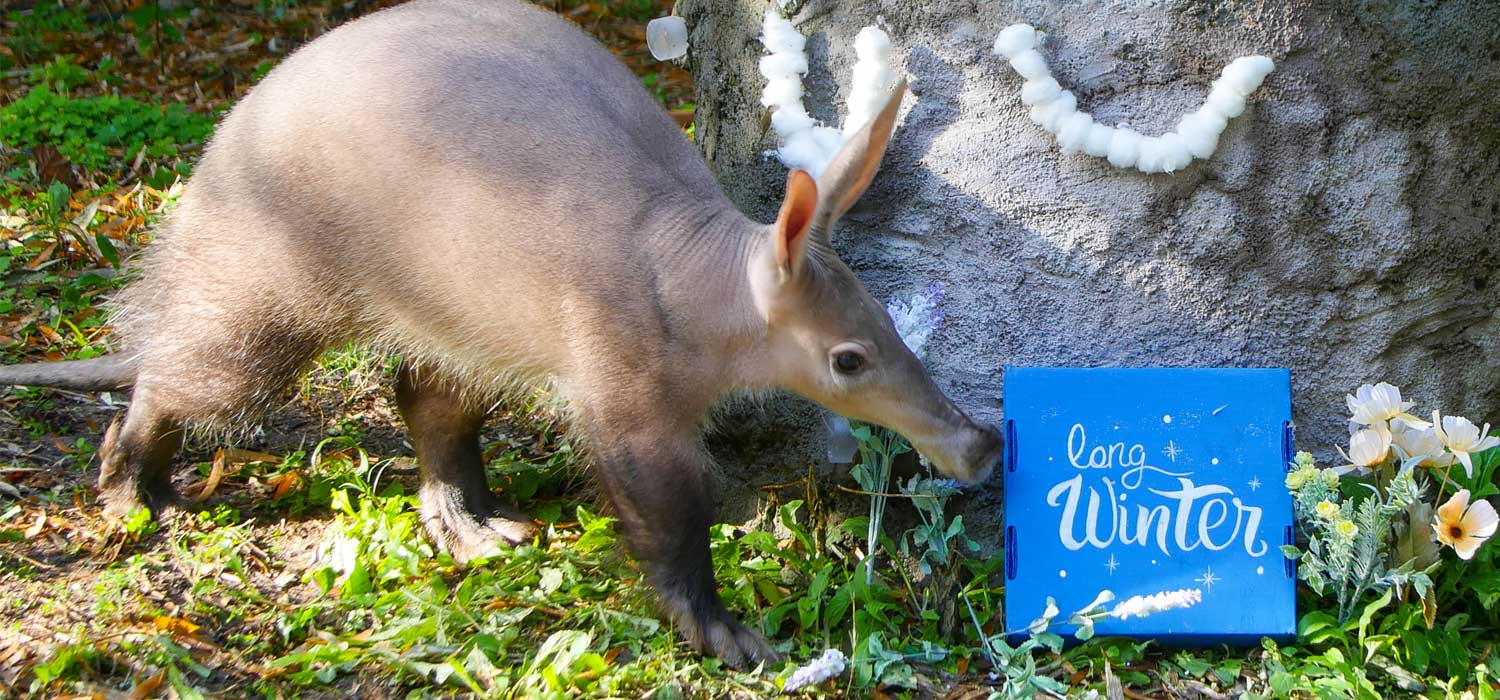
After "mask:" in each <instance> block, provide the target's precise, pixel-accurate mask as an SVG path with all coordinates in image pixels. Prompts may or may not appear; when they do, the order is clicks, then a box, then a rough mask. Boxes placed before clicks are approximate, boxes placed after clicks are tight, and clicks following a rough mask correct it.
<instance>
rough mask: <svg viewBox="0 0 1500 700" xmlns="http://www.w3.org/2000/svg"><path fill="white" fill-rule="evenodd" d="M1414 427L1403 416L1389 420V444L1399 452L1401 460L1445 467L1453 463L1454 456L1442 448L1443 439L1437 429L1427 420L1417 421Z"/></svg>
mask: <svg viewBox="0 0 1500 700" xmlns="http://www.w3.org/2000/svg"><path fill="white" fill-rule="evenodd" d="M1417 423H1419V424H1420V425H1421V426H1425V427H1416V426H1414V425H1412V423H1411V422H1410V421H1407V420H1406V419H1404V418H1394V419H1392V420H1391V444H1392V445H1393V446H1394V447H1395V448H1396V451H1397V452H1399V453H1400V454H1401V459H1402V460H1403V461H1409V460H1414V459H1415V460H1420V461H1418V462H1417V466H1419V467H1446V466H1448V465H1450V464H1453V461H1454V457H1453V455H1451V454H1448V452H1447V451H1446V450H1444V449H1443V441H1442V439H1441V438H1439V437H1438V434H1437V430H1436V429H1435V428H1434V427H1433V426H1432V424H1431V423H1428V422H1427V421H1417Z"/></svg>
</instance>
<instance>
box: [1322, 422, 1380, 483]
mask: <svg viewBox="0 0 1500 700" xmlns="http://www.w3.org/2000/svg"><path fill="white" fill-rule="evenodd" d="M1337 449H1338V451H1339V453H1340V454H1342V455H1344V459H1347V460H1349V464H1346V465H1344V466H1342V467H1334V470H1335V471H1336V472H1338V473H1340V474H1347V473H1349V472H1362V471H1365V470H1368V469H1370V468H1371V467H1374V466H1378V465H1379V464H1380V463H1381V462H1384V461H1385V457H1386V455H1387V454H1389V453H1390V451H1391V431H1390V430H1388V429H1386V427H1385V426H1384V425H1383V424H1378V423H1377V424H1376V426H1375V427H1372V428H1365V429H1364V430H1359V431H1356V432H1355V433H1354V434H1353V435H1350V436H1349V451H1348V452H1344V449H1343V448H1342V447H1337Z"/></svg>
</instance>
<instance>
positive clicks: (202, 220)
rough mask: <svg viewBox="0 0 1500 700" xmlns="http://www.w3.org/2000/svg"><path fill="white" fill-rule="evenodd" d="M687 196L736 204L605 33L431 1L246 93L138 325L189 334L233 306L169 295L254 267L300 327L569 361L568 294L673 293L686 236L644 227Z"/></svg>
mask: <svg viewBox="0 0 1500 700" xmlns="http://www.w3.org/2000/svg"><path fill="white" fill-rule="evenodd" d="M675 203H680V204H682V205H684V206H685V205H687V204H689V203H692V204H695V205H696V208H697V209H700V210H701V209H703V208H704V205H705V204H708V205H709V207H708V209H710V210H712V209H714V208H716V207H723V208H724V209H726V210H727V209H728V208H729V206H728V203H727V201H725V200H724V198H723V196H722V194H720V192H719V190H718V188H717V187H716V186H715V185H714V183H713V180H712V178H711V176H710V174H709V173H708V171H707V168H706V167H705V166H704V164H703V162H702V160H701V158H700V157H699V156H698V155H697V153H696V152H695V149H693V147H692V146H691V144H690V143H688V142H687V140H686V139H685V138H684V137H683V135H682V134H681V132H680V130H678V129H677V127H676V126H675V124H673V122H672V121H671V120H670V119H669V118H668V117H666V115H665V114H664V113H663V112H662V110H661V108H660V107H659V106H658V105H657V104H656V103H655V102H654V100H653V99H652V98H651V96H650V95H649V94H647V93H646V91H645V90H644V89H642V88H641V87H640V85H639V82H638V81H637V79H636V78H635V77H634V76H633V75H631V74H630V72H629V71H628V70H626V69H625V68H624V67H623V66H622V65H621V64H620V63H619V62H618V61H617V60H616V59H615V58H614V57H613V56H611V55H610V54H609V53H608V52H607V51H606V50H604V49H603V48H602V47H600V46H599V45H598V44H597V43H596V42H594V41H593V40H592V39H590V38H588V37H587V36H585V35H584V34H583V33H582V32H580V31H578V30H577V29H576V28H575V27H573V26H572V25H570V24H569V23H567V22H565V21H564V20H562V19H560V18H558V17H557V16H555V15H552V14H550V13H546V12H542V11H540V10H537V9H536V8H533V7H531V6H529V5H527V4H525V3H521V2H513V1H512V0H416V1H415V2H412V3H409V4H407V5H404V6H401V7H398V8H395V9H394V10H390V11H385V12H380V13H376V14H374V15H371V16H369V17H367V18H365V19H362V20H359V21H356V22H354V23H351V24H350V25H348V26H345V27H343V28H340V29H339V30H336V31H334V32H332V33H330V34H328V35H326V36H325V37H323V38H321V39H319V40H318V41H316V42H314V43H313V44H311V45H309V46H308V47H306V48H304V49H303V50H302V51H299V52H297V53H295V54H294V55H293V56H291V57H290V58H289V59H288V60H287V61H286V62H284V63H283V64H282V65H281V66H280V67H278V69H277V70H276V71H273V72H272V73H271V74H270V75H269V76H267V78H266V80H265V81H264V82H263V83H262V84H260V85H258V86H257V87H256V89H255V90H254V91H252V93H251V94H250V95H249V96H248V97H247V98H246V99H245V100H243V101H242V102H241V103H240V104H239V105H238V106H237V107H236V108H235V109H234V110H233V112H232V113H231V114H230V116H229V117H227V118H226V120H225V121H224V123H223V124H222V125H221V126H220V128H219V131H218V134H217V136H216V138H215V140H214V142H213V143H212V144H211V146H210V149H209V152H208V153H207V154H206V155H205V157H204V159H203V161H202V162H201V163H200V165H199V168H198V171H197V172H196V173H195V176H194V178H193V180H192V182H191V183H190V184H189V186H188V192H187V194H186V195H185V196H184V200H183V203H182V206H181V207H180V208H179V210H178V212H177V213H176V216H175V217H174V221H173V223H172V225H171V226H170V227H169V228H168V230H166V231H164V232H163V233H162V235H161V240H159V241H158V243H157V244H156V245H155V246H154V247H155V248H156V250H153V251H152V252H151V253H150V255H149V256H148V260H147V267H148V269H152V268H154V269H155V270H156V271H157V272H159V273H164V274H157V275H155V277H156V278H157V279H151V277H152V275H151V274H149V273H148V275H147V278H148V279H147V280H146V281H145V282H144V283H143V284H142V285H140V287H139V288H138V289H136V290H132V291H131V292H129V293H127V295H126V297H125V299H124V305H125V307H126V316H125V318H124V320H123V321H124V322H123V324H122V325H123V328H122V331H123V334H124V335H125V337H126V342H127V343H131V344H132V345H139V344H146V345H149V341H146V340H145V338H146V337H156V338H161V337H173V335H174V334H172V333H171V332H170V329H169V328H162V327H161V326H163V325H179V324H189V323H201V324H203V325H202V326H200V328H199V332H202V331H204V330H210V329H215V327H216V326H223V325H225V324H231V325H232V324H233V323H235V322H236V321H234V320H232V319H230V318H227V317H226V316H225V315H223V314H216V313H213V311H214V310H213V309H204V310H202V312H203V314H208V315H211V316H214V317H212V318H210V317H207V316H203V315H199V317H197V318H192V317H191V316H193V314H182V313H177V314H174V316H176V318H166V317H164V316H161V315H159V314H157V313H155V311H154V309H155V308H163V307H164V305H163V302H164V301H166V299H164V298H163V297H174V298H177V299H178V300H186V299H190V298H196V299H209V298H218V297H222V296H224V294H225V292H226V289H225V288H226V287H234V288H236V289H238V291H236V292H234V294H235V295H236V296H238V297H240V298H255V299H256V300H257V303H258V304H260V305H263V306H264V307H265V310H264V312H263V313H261V314H257V317H260V318H264V317H265V316H266V315H274V314H278V313H280V314H284V315H285V316H286V318H285V319H284V321H285V325H287V326H288V327H287V328H285V329H284V330H285V331H286V332H287V333H289V334H294V335H295V334H298V333H299V331H301V330H303V329H301V328H293V327H292V326H302V327H304V328H306V329H311V328H316V329H317V330H316V333H319V334H328V333H329V332H330V331H331V330H337V331H339V332H340V333H342V334H343V335H347V336H350V337H358V336H362V335H366V334H368V333H370V332H378V333H379V334H380V338H378V339H384V340H388V341H391V344H392V345H394V346H398V347H403V349H406V350H408V351H411V352H416V353H418V354H430V355H431V356H434V357H445V358H448V360H449V361H450V362H452V361H461V360H462V358H463V357H478V356H481V355H483V356H485V358H486V359H485V363H486V364H487V365H489V366H487V367H472V368H465V369H471V370H474V371H475V372H486V371H489V370H491V369H493V368H496V367H500V366H506V367H507V368H508V369H510V370H513V371H518V372H521V373H523V374H524V373H527V372H528V371H535V372H547V371H557V370H559V369H562V368H563V367H562V366H563V365H565V364H566V362H567V358H566V357H565V356H564V355H565V354H566V350H567V348H568V346H569V342H568V338H565V337H547V335H548V333H549V332H552V333H559V334H561V333H562V331H563V330H564V329H562V328H560V327H559V324H557V323H556V322H555V321H556V319H558V317H559V316H560V315H563V311H564V309H576V308H578V307H580V306H582V307H585V308H586V307H588V306H590V305H592V304H591V302H594V301H601V300H606V299H607V300H610V301H611V302H612V303H615V304H620V303H622V302H621V300H622V299H630V298H641V299H645V298H650V297H651V296H652V294H651V290H646V289H638V288H636V287H638V286H639V285H641V284H642V283H643V282H649V280H651V279H652V275H651V274H649V273H648V274H643V272H645V271H643V270H642V269H639V266H640V265H641V264H642V261H644V260H646V259H648V258H649V256H648V255H642V252H643V251H649V250H651V249H652V248H653V247H655V246H657V245H663V244H664V242H662V241H657V240H652V239H651V236H650V235H649V234H646V233H644V231H646V230H650V229H657V230H660V229H662V228H663V227H659V226H650V225H648V224H649V223H650V220H651V219H652V218H653V217H657V216H661V215H662V213H663V212H670V211H672V210H674V209H676V208H677V207H675V206H674V204H675ZM225 222H233V223H234V226H233V227H232V228H233V230H226V225H225ZM665 245H667V246H668V247H670V242H666V243H665ZM190 270H191V271H192V272H189V271H190ZM185 280H186V281H185ZM643 311H645V309H643ZM575 315H576V314H575ZM628 315H629V314H627V316H628ZM183 316H190V317H189V318H183ZM635 318H636V320H637V322H639V320H640V317H639V316H636V317H635ZM148 319H150V320H149V321H148ZM455 329H464V331H463V332H460V333H455ZM242 330H247V331H253V334H255V335H262V334H264V333H265V331H264V330H263V329H242ZM132 336H136V337H132ZM471 339H483V340H482V341H481V342H480V343H479V344H482V345H483V346H484V347H474V346H473V345H474V343H470V342H468V341H469V340H471ZM289 340H291V339H289ZM132 341H142V342H132ZM297 342H308V343H310V342H314V341H313V339H311V338H309V339H306V340H301V339H297ZM319 342H320V343H326V342H327V339H326V338H325V339H322V340H321V341H319ZM424 342H425V343H430V344H431V347H412V346H413V345H414V344H420V343H424ZM147 349H148V348H142V350H147ZM275 383H276V382H274V381H273V382H269V384H275Z"/></svg>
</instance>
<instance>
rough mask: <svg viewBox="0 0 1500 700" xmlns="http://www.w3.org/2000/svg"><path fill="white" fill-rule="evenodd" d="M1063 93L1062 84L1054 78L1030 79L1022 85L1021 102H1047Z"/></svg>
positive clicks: (1036, 103)
mask: <svg viewBox="0 0 1500 700" xmlns="http://www.w3.org/2000/svg"><path fill="white" fill-rule="evenodd" d="M1061 95H1062V86H1061V85H1058V84H1057V80H1056V79H1054V78H1050V77H1049V78H1043V79H1041V80H1028V81H1026V83H1025V84H1024V85H1022V86H1021V104H1024V105H1028V106H1030V105H1040V104H1047V103H1048V102H1051V101H1052V100H1055V99H1057V98H1058V97H1059V96H1061Z"/></svg>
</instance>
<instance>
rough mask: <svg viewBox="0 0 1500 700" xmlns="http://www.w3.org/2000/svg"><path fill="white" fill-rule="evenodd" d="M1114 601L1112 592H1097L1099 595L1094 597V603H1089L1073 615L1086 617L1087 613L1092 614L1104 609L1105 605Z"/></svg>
mask: <svg viewBox="0 0 1500 700" xmlns="http://www.w3.org/2000/svg"><path fill="white" fill-rule="evenodd" d="M1114 599H1115V594H1114V591H1110V590H1107V589H1106V590H1102V591H1099V595H1097V596H1094V602H1092V603H1089V604H1088V605H1087V606H1085V607H1084V608H1083V609H1081V610H1079V611H1078V612H1077V613H1075V614H1078V615H1087V614H1088V613H1091V612H1093V611H1095V610H1097V609H1099V608H1102V607H1104V604H1105V603H1108V602H1111V601H1113V600H1114Z"/></svg>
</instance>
